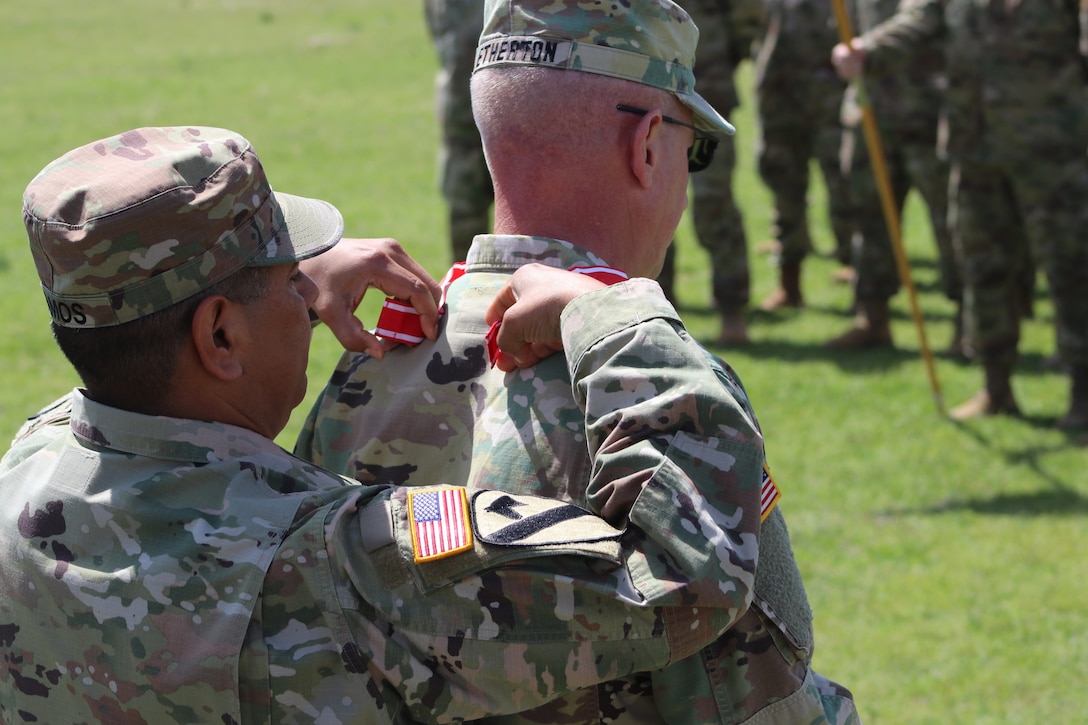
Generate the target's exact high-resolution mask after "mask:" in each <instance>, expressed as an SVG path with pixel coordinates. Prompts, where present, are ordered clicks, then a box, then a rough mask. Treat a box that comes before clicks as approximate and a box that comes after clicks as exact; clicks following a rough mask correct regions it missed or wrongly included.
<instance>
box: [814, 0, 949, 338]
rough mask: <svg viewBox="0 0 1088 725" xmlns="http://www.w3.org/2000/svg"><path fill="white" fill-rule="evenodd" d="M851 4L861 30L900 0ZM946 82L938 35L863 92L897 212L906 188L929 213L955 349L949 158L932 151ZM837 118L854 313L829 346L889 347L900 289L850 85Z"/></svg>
mask: <svg viewBox="0 0 1088 725" xmlns="http://www.w3.org/2000/svg"><path fill="white" fill-rule="evenodd" d="M855 6H856V8H857V20H858V29H859V30H860V31H862V32H864V31H866V30H870V29H872V28H874V27H876V26H877V25H878V24H879V23H880V22H882V21H884V20H887V19H888V18H890V17H892V16H893V15H895V12H896V9H897V8H898V7H899V0H856V1H855ZM946 85H947V79H946V78H945V74H944V45H943V40H942V39H941V38H930V39H928V40H927V41H926V42H922V43H919V44H918V47H917V48H916V49H915V50H914V52H913V53H912V54H911V56H910V58H909V59H907V60H906V61H905V63H904V66H903V67H901V68H897V69H896V70H895V71H894V72H891V73H885V74H883V75H879V76H876V75H874V76H871V77H868V78H866V79H865V92H866V93H867V94H868V99H869V103H870V104H871V106H872V109H873V113H874V115H875V118H876V122H877V127H878V128H879V129H880V139H881V145H882V146H883V149H884V152H885V162H886V166H887V170H888V176H889V180H890V182H891V187H892V192H893V193H894V195H895V202H896V205H897V207H898V210H899V213H900V218H902V212H903V204H904V202H905V201H906V198H907V194H908V193H909V192H910V190H911V189H912V188H913V189H916V190H917V191H918V193H919V194H920V195H921V197H922V199H923V200H924V201H925V203H926V207H927V209H928V211H929V220H930V224H931V225H932V227H933V236H934V239H935V240H936V242H937V252H938V264H939V269H940V284H941V289H942V291H943V292H944V294H945V295H946V296H947V297H948V299H950V300H954V301H955V302H956V322H955V330H956V331H955V333H954V335H953V339H952V343H951V344H950V346H949V352H950V353H953V354H959V353H960V352H961V341H962V340H961V337H962V330H963V325H962V319H963V316H962V312H961V300H962V297H963V293H962V285H961V283H960V277H959V272H958V271H957V269H956V259H955V255H954V254H953V252H952V238H951V235H950V234H949V232H948V221H947V215H948V160H947V158H946V157H943V156H939V155H938V153H937V131H938V126H939V122H940V112H941V105H942V103H943V101H944V89H945V87H946ZM843 120H844V123H845V124H846V125H847V127H848V129H849V132H848V133H847V135H846V137H845V138H844V141H843V163H844V165H845V166H846V169H847V178H848V180H849V184H850V193H851V201H852V203H853V208H854V219H855V223H856V225H857V227H856V229H855V231H854V237H853V245H852V246H853V249H852V260H853V267H854V271H855V278H854V298H855V305H854V307H855V310H856V311H857V316H856V318H855V321H854V325H853V327H852V328H851V329H849V330H848V331H847V332H845V333H844V334H842V335H839V336H838V337H835V338H833V339H831V340H829V341H828V346H830V347H840V348H855V347H867V346H871V345H890V344H891V342H892V335H891V326H890V324H889V312H888V301H889V300H890V299H891V298H892V297H893V296H894V295H895V294H896V292H898V291H899V285H900V279H899V270H898V267H897V265H896V259H895V252H894V249H893V247H892V241H891V237H890V235H889V233H888V224H887V221H886V220H885V218H884V211H883V208H882V206H881V202H880V196H879V193H878V192H879V187H878V186H877V181H876V177H875V175H874V174H873V168H872V166H871V164H870V160H869V150H868V148H867V146H866V144H865V139H864V137H863V133H862V128H861V108H860V107H859V105H858V97H857V89H856V87H854V86H851V87H850V88H848V89H847V91H846V98H845V99H844V101H843Z"/></svg>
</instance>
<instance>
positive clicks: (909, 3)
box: [861, 0, 946, 75]
mask: <svg viewBox="0 0 1088 725" xmlns="http://www.w3.org/2000/svg"><path fill="white" fill-rule="evenodd" d="M944 5H945V3H944V0H901V2H900V3H899V10H898V12H896V14H895V15H893V16H892V17H890V18H888V19H887V20H885V21H884V22H882V23H880V24H879V25H877V26H876V27H875V28H873V29H872V30H870V31H868V32H867V33H865V34H864V35H862V36H861V42H862V43H863V45H864V47H865V71H866V73H871V74H873V75H883V74H886V73H889V72H894V71H896V70H898V69H900V68H901V67H902V65H903V64H904V63H906V62H907V59H908V58H909V57H910V56H911V54H912V53H914V52H915V51H916V50H917V49H918V48H920V47H921V46H923V45H925V44H927V43H928V42H930V41H932V40H933V39H934V38H939V37H943V36H944V34H945V32H946V31H945V22H944Z"/></svg>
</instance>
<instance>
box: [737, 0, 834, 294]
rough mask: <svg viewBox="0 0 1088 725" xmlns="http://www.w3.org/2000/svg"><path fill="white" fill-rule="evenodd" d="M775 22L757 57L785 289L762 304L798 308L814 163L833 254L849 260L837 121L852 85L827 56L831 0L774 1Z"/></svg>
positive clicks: (767, 178)
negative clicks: (821, 185) (824, 198)
mask: <svg viewBox="0 0 1088 725" xmlns="http://www.w3.org/2000/svg"><path fill="white" fill-rule="evenodd" d="M767 7H768V11H769V23H768V26H767V34H766V36H765V37H764V38H763V40H762V42H761V44H760V48H759V53H758V55H757V57H756V81H755V86H756V100H757V102H758V104H759V122H760V127H761V132H762V133H761V137H760V145H759V153H758V163H759V173H760V176H762V177H763V181H764V182H765V183H766V184H767V187H768V188H769V189H770V190H771V194H772V195H773V197H774V211H773V212H772V213H773V220H772V221H773V225H774V237H775V242H776V244H775V245H774V249H775V254H774V258H773V263H774V265H775V266H777V267H778V271H779V288H778V289H777V290H775V291H774V292H773V293H771V295H770V296H769V297H768V298H767V299H765V300H763V302H762V303H761V304H760V307H761V308H762V309H764V310H776V309H778V308H780V307H783V306H790V307H800V306H802V305H803V304H804V298H803V296H802V293H801V263H802V262H803V261H804V258H805V257H806V256H807V255H808V253H809V252H810V251H812V248H813V247H812V237H811V236H810V234H809V228H808V186H809V162H810V160H812V159H815V160H816V161H817V163H818V164H819V166H820V171H821V172H822V174H823V178H824V183H825V184H826V186H827V197H828V213H829V216H830V221H831V231H832V233H833V234H834V236H835V256H836V257H837V258H838V259H839V261H841V262H842V263H843V264H847V263H848V262H849V251H848V250H849V245H850V234H851V231H852V220H851V214H852V212H851V209H850V193H849V187H848V185H847V182H846V179H845V177H844V176H843V173H842V169H841V164H840V159H839V149H840V147H841V145H842V137H843V129H842V124H841V123H840V121H839V114H840V111H841V107H842V98H843V91H844V89H845V88H846V84H845V83H844V82H843V81H842V80H841V79H840V78H839V77H838V76H837V75H836V74H835V69H834V68H833V67H832V66H831V62H830V59H829V53H830V52H831V49H832V48H833V47H834V46H835V42H836V39H837V38H838V31H837V30H836V29H835V18H834V14H833V13H832V8H831V4H830V2H828V0H768V2H767Z"/></svg>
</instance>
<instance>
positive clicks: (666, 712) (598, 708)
mask: <svg viewBox="0 0 1088 725" xmlns="http://www.w3.org/2000/svg"><path fill="white" fill-rule="evenodd" d="M484 16H485V21H484V23H485V24H484V31H483V33H482V34H481V37H480V46H479V51H478V53H477V61H476V70H475V72H474V74H473V79H472V103H473V109H474V113H475V117H476V123H477V125H478V126H479V128H480V132H481V137H482V138H483V141H484V151H485V153H486V156H487V159H488V165H489V168H490V170H491V176H492V179H493V180H494V183H495V233H494V234H487V235H479V236H477V237H476V239H475V240H474V241H473V243H472V247H471V249H470V250H469V254H468V258H467V259H466V262H465V264H464V265H463V266H462V265H458V266H455V267H454V268H453V269H452V270H451V271H450V273H449V275H448V276H447V286H446V289H445V316H444V318H443V320H442V325H441V331H440V334H439V336H438V338H437V339H436V340H435V341H434V342H433V343H432V342H423V343H422V344H419V345H418V346H416V347H412V348H400V349H398V350H394V351H392V352H391V353H390V354H389V355H387V356H386V357H385V360H384V361H382V362H380V363H379V361H376V360H374V359H372V358H370V357H368V356H366V355H355V354H349V355H345V356H344V357H343V358H342V359H341V360H340V363H339V364H338V366H337V369H336V370H335V371H334V372H333V374H332V376H331V378H330V380H329V384H328V385H327V386H326V389H325V390H324V392H323V393H322V394H321V396H320V397H319V399H318V400H317V402H316V404H315V407H314V409H313V410H312V411H311V414H310V416H309V418H308V420H307V423H306V426H305V430H304V431H303V433H302V435H301V436H300V439H299V442H298V445H297V448H296V452H297V453H299V454H300V455H302V456H303V457H305V458H309V459H311V460H313V461H315V462H317V463H319V464H320V465H323V466H327V467H330V468H331V469H333V470H335V471H337V472H339V473H342V474H344V475H349V476H352V477H355V478H358V479H359V480H360V481H363V482H374V481H385V482H393V483H398V484H405V485H409V486H415V485H422V484H424V483H425V482H427V481H429V480H434V479H436V478H437V479H441V480H444V481H472V480H476V478H477V476H478V475H479V473H480V472H486V473H487V474H488V478H489V479H491V480H493V481H495V486H496V487H497V488H499V489H501V490H502V491H504V492H509V493H512V494H513V493H518V494H523V493H533V494H536V495H541V496H545V497H547V498H550V499H554V500H556V501H563V502H567V503H571V504H574V505H577V506H579V507H584V508H588V509H589V510H591V511H594V512H597V513H600V514H601V515H602V516H604V517H605V518H606V519H608V520H610V521H614V522H617V523H618V522H619V519H616V518H615V514H616V510H615V507H616V505H617V504H618V503H620V502H622V501H626V500H630V498H631V497H632V496H633V495H634V490H632V489H630V488H629V487H628V486H625V485H623V484H622V483H616V484H615V485H613V486H611V487H610V488H609V489H608V493H609V495H603V494H604V493H605V490H603V489H597V488H595V487H594V485H593V482H594V481H595V480H596V479H597V473H596V471H595V469H594V466H595V465H599V464H595V463H594V461H593V460H592V458H591V456H590V455H588V454H589V453H590V452H591V451H592V450H593V447H592V446H589V447H587V443H588V442H589V441H590V440H591V439H592V437H593V432H592V430H590V429H587V428H586V427H585V425H584V416H582V415H580V414H579V413H578V410H579V405H578V395H580V394H582V393H584V392H585V391H587V390H592V388H581V387H579V386H578V385H577V383H574V382H573V381H572V379H571V377H570V371H569V369H568V367H567V365H566V364H565V363H564V362H563V360H562V358H560V357H552V358H548V359H545V360H543V361H542V362H541V363H540V364H538V365H536V366H534V367H532V368H529V369H522V370H516V371H515V370H512V368H511V366H510V365H507V364H506V363H505V362H504V358H503V357H502V356H499V357H498V358H497V359H495V363H496V364H495V366H494V367H492V365H491V361H492V358H491V356H490V355H489V353H488V345H487V332H488V329H489V319H488V317H487V314H486V308H487V305H488V304H489V301H490V300H491V299H492V298H493V297H494V296H495V294H496V293H497V292H498V291H499V290H501V289H502V288H503V285H504V284H506V283H507V282H508V280H510V279H511V275H514V276H516V275H517V274H519V273H520V271H521V269H522V268H523V267H525V265H527V264H530V263H540V264H545V265H548V266H551V267H554V268H558V269H577V270H580V271H581V272H583V273H587V274H599V275H602V276H607V277H608V278H609V279H611V280H613V281H617V282H618V284H624V285H629V284H632V283H633V278H637V277H645V278H651V279H652V278H653V277H654V276H655V275H656V274H657V272H658V270H660V268H661V263H662V259H663V256H664V254H665V250H666V248H667V247H668V245H669V243H670V241H671V239H672V236H673V233H674V232H675V230H676V225H677V223H678V222H679V220H680V217H681V215H682V214H683V212H684V209H685V207H686V205H687V190H688V180H689V172H690V171H692V170H698V169H701V168H705V166H706V165H707V163H708V162H709V154H710V153H711V152H712V151H713V148H714V146H715V144H716V142H717V141H718V139H720V138H722V137H724V136H728V135H730V134H732V133H733V127H732V126H731V125H730V124H729V123H728V121H726V120H725V119H724V118H722V116H721V115H720V114H719V113H718V112H717V111H716V110H715V109H714V108H713V107H712V106H711V105H710V104H709V103H708V102H707V101H706V100H705V99H704V98H703V97H702V96H701V95H700V94H698V93H697V92H696V90H695V89H696V88H697V86H696V84H695V78H694V75H693V72H692V67H693V63H694V55H695V48H696V43H697V39H698V31H697V29H696V27H695V25H694V24H693V23H692V22H691V19H690V17H689V16H688V15H687V13H686V12H685V11H684V10H683V9H681V8H680V7H679V6H677V5H675V4H673V3H671V2H667V1H664V0H631V2H627V3H624V4H612V5H600V4H595V3H594V4H590V3H581V2H574V1H573V0H572V1H570V2H560V3H555V2H550V0H549V1H544V0H536V1H533V2H511V1H510V0H488V2H486V4H485V12H484ZM624 280H627V281H624ZM643 283H644V284H650V283H649V282H640V284H643ZM651 287H652V288H653V289H654V290H655V293H656V286H655V285H651ZM613 313H614V311H611V310H608V309H606V308H604V307H598V308H597V310H596V314H600V315H602V316H608V315H610V314H613ZM669 320H670V324H672V325H677V324H678V320H677V319H675V318H673V317H670V318H669ZM393 332H396V331H393ZM679 336H680V339H678V340H676V341H674V343H673V344H670V345H663V346H661V347H659V348H657V349H656V350H652V351H651V350H640V351H638V352H637V353H636V351H635V350H634V349H631V350H630V351H629V354H624V355H623V361H624V363H625V364H626V365H627V376H628V377H627V378H626V379H624V380H622V381H621V382H618V383H617V384H616V385H615V386H613V387H610V388H607V389H599V390H598V391H597V392H599V394H601V395H602V396H604V397H605V398H606V399H609V400H615V401H616V402H617V403H619V402H620V401H626V402H627V403H629V404H631V405H641V404H640V403H639V402H638V401H640V400H643V399H648V400H654V399H656V397H657V395H658V394H659V392H660V391H662V390H667V389H668V388H669V387H670V384H669V381H670V380H671V379H672V378H673V376H674V375H675V374H676V371H677V370H676V366H677V364H681V365H683V364H685V361H692V363H693V364H694V361H699V363H698V364H699V365H701V366H705V370H706V371H707V372H708V373H710V374H711V375H712V376H713V377H714V378H715V382H714V383H713V384H712V385H711V387H712V388H713V394H714V396H715V397H716V399H718V400H719V403H720V405H722V407H723V410H722V411H721V415H722V416H723V417H722V419H721V421H720V422H721V425H720V427H718V428H716V429H715V430H714V431H713V433H712V435H713V436H715V437H719V438H720V440H721V446H722V449H723V455H720V456H714V457H710V458H702V459H701V461H700V474H699V476H698V478H697V479H695V481H694V483H695V484H696V485H697V486H698V487H699V492H700V495H701V496H702V497H705V498H706V500H707V501H708V502H710V503H711V505H712V506H713V507H714V508H720V509H722V510H727V509H728V510H734V511H736V510H737V509H736V504H735V502H733V497H734V496H735V495H736V493H737V491H738V490H741V491H743V490H749V489H751V488H753V487H754V488H756V489H759V490H760V491H761V493H762V494H763V496H762V497H761V499H760V502H759V506H758V510H756V511H751V512H750V511H747V510H746V511H744V515H743V516H733V517H729V518H728V519H720V520H719V523H720V525H721V526H722V527H723V529H724V539H723V541H724V540H732V541H744V542H746V543H748V544H750V545H751V546H750V548H746V549H745V554H746V555H751V556H752V557H753V559H752V562H751V563H752V564H756V563H757V561H758V567H756V569H755V571H756V579H755V582H754V585H753V587H754V588H753V589H752V598H751V605H750V606H749V607H747V608H746V609H745V610H744V611H743V612H741V613H739V616H738V618H737V620H736V621H735V622H734V623H733V625H732V626H731V627H730V629H729V631H728V632H727V633H726V634H725V635H724V636H723V637H722V638H721V639H719V640H718V641H716V642H715V643H714V644H713V645H711V647H710V648H708V649H706V650H704V651H702V652H700V653H699V654H698V655H696V656H694V657H691V658H687V659H685V660H684V661H683V662H680V663H676V664H675V665H673V666H671V667H668V668H664V669H661V670H657V671H655V672H652V673H646V674H638V675H636V676H631V677H622V678H615V679H613V680H611V681H609V682H606V683H602V684H601V685H597V686H593V687H589V688H585V689H583V690H581V691H579V692H576V693H572V694H571V695H569V696H565V697H562V698H557V699H556V700H554V701H553V702H550V703H548V704H547V705H544V706H543V707H540V708H537V709H534V710H530V711H527V712H525V713H522V714H521V715H520V716H516V717H505V718H498V719H495V720H489V722H502V723H511V722H520V723H529V722H535V723H541V722H546V723H586V724H587V725H588V724H589V723H601V722H609V723H671V724H673V725H675V724H677V723H688V722H692V723H709V722H723V723H734V722H742V721H745V720H748V719H749V718H753V717H756V718H759V717H761V716H762V718H764V719H766V720H767V721H769V722H790V723H792V722H805V723H824V722H852V721H854V720H856V711H855V709H854V704H853V701H852V699H851V696H850V694H849V692H848V691H847V690H846V689H844V688H842V687H840V686H838V685H836V684H834V683H832V682H830V681H829V680H827V679H826V678H823V677H822V676H820V675H819V674H818V673H816V672H814V671H813V670H812V667H811V656H812V648H813V632H812V614H811V611H810V609H809V605H808V599H807V596H806V593H805V588H804V584H803V582H802V579H801V575H800V571H799V570H798V568H797V564H796V562H795V560H794V556H793V551H792V548H791V546H790V541H789V534H788V532H787V530H786V525H785V518H784V516H783V514H782V512H781V510H780V509H779V507H777V505H776V503H777V500H778V499H777V497H778V488H777V486H776V484H775V482H774V480H773V479H772V477H771V475H770V470H771V469H770V467H769V466H768V465H767V460H766V456H765V451H764V447H763V440H762V435H761V433H759V432H758V424H757V422H756V418H755V414H754V412H753V410H752V406H751V404H750V402H749V400H748V396H747V393H746V392H745V390H744V387H743V385H742V384H741V383H740V380H739V379H738V377H737V375H736V374H735V372H734V371H733V370H732V369H731V368H730V367H729V366H728V365H726V364H725V363H724V362H722V361H721V360H719V359H717V358H715V357H714V356H712V355H711V354H710V353H709V352H707V350H706V349H704V348H703V347H701V346H700V345H699V344H698V343H697V342H696V341H694V340H693V339H691V338H690V337H689V336H688V335H687V334H686V333H683V332H681V333H680V334H679ZM566 352H567V355H568V357H570V356H572V351H571V350H570V349H569V348H568V349H567V351H566ZM508 371H510V372H508ZM572 384H573V385H574V388H573V389H577V390H578V391H579V393H578V395H571V391H572ZM709 392H711V391H710V390H706V391H702V394H706V393H709ZM697 402H698V398H697V397H695V398H692V399H690V400H682V401H677V403H676V405H675V406H673V407H670V408H668V409H664V408H660V407H659V408H658V410H657V414H658V415H660V416H661V421H662V422H664V421H676V422H677V424H678V425H679V426H680V427H681V428H684V427H685V426H686V424H684V423H680V422H679V421H681V420H686V419H689V418H691V419H692V422H695V419H694V418H692V415H693V413H694V412H695V411H696V410H697V408H696V409H692V408H691V407H690V406H691V405H692V404H696V403H697ZM727 410H728V411H729V412H728V413H727V412H726V411H727ZM629 432H630V434H631V435H641V434H640V433H638V432H637V431H634V430H632V431H629ZM684 438H685V435H677V437H676V438H675V439H674V440H673V441H672V442H671V444H670V445H671V449H672V450H674V451H676V453H677V454H679V453H680V451H681V450H684V449H686V444H685V442H684ZM646 453H647V454H649V453H650V450H649V449H647V450H646ZM719 502H720V503H719ZM731 502H733V503H731ZM677 504H678V505H679V506H680V507H681V508H682V509H686V508H687V506H686V504H685V503H684V502H683V501H682V500H678V501H677ZM749 514H753V515H752V516H751V517H749ZM664 527H665V524H664V523H662V524H661V525H660V527H659V528H660V529H664ZM692 554H693V555H694V556H696V558H697V559H698V558H701V555H700V554H697V553H696V552H694V551H693V552H692ZM677 564H678V565H679V566H678V568H677V570H676V576H677V577H679V578H680V579H683V578H684V577H685V575H684V574H683V570H684V569H685V568H686V567H687V565H688V564H687V563H686V562H682V561H681V562H677ZM744 586H747V584H746V583H745V582H744V581H741V580H737V581H734V580H733V577H732V575H731V574H730V573H729V572H728V571H726V570H723V571H722V580H721V587H722V588H723V590H729V591H732V590H735V589H736V588H737V587H744ZM691 602H692V604H696V605H697V604H698V603H699V601H698V598H695V599H692V600H691ZM761 713H762V715H760V714H761Z"/></svg>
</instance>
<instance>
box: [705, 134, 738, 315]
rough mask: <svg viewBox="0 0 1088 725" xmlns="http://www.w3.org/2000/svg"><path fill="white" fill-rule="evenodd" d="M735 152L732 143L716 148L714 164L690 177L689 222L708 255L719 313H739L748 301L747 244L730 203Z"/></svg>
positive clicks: (735, 212) (727, 142) (731, 200)
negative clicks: (690, 204) (732, 311)
mask: <svg viewBox="0 0 1088 725" xmlns="http://www.w3.org/2000/svg"><path fill="white" fill-rule="evenodd" d="M735 165H736V150H735V147H734V145H733V141H732V139H728V140H726V141H723V142H722V143H720V144H719V145H718V151H717V152H716V153H715V155H714V161H713V163H711V164H710V166H709V167H708V168H707V169H706V170H705V171H700V172H699V173H697V174H692V176H691V186H692V221H693V222H694V225H695V233H696V235H698V237H699V244H701V245H702V246H703V247H704V248H705V249H706V250H707V252H709V253H710V263H711V267H712V269H713V272H712V278H711V287H712V290H713V294H714V301H715V302H716V303H717V305H718V307H719V309H740V308H744V307H746V306H747V305H748V301H749V298H750V272H749V266H748V240H747V237H746V236H745V234H744V220H743V218H742V217H741V212H740V209H739V208H738V207H737V204H736V201H735V200H734V199H733V167H734V166H735Z"/></svg>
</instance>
